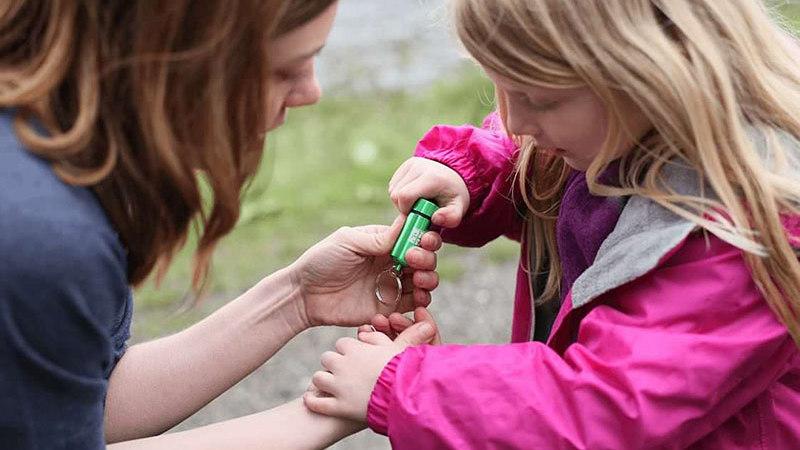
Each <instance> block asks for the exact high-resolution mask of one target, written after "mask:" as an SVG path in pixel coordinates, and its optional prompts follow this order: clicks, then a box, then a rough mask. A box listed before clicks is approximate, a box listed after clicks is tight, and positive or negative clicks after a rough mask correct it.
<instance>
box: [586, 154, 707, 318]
mask: <svg viewBox="0 0 800 450" xmlns="http://www.w3.org/2000/svg"><path fill="white" fill-rule="evenodd" d="M664 175H665V179H666V180H667V182H668V183H669V185H671V186H684V187H688V186H698V185H699V182H698V177H697V174H696V173H694V172H692V171H691V170H689V169H687V168H684V167H678V166H674V165H669V166H666V167H665V170H664ZM694 191H696V192H697V193H699V192H700V189H699V187H698V188H696V189H694ZM686 193H689V192H686ZM696 227H697V225H695V224H694V223H693V222H691V221H689V220H686V219H684V218H682V217H680V216H678V215H676V214H674V213H673V212H671V211H669V210H668V209H666V208H664V207H662V206H661V205H659V204H657V203H655V202H654V201H652V200H650V199H647V198H644V197H639V196H633V197H631V198H630V199H629V200H628V202H627V203H626V205H625V208H623V210H622V213H621V214H620V216H619V220H617V226H616V227H615V228H614V231H612V232H611V234H610V235H608V237H607V238H606V240H605V241H603V244H602V245H601V246H600V249H599V250H598V252H597V256H596V257H595V261H594V263H593V264H592V265H591V266H589V268H588V269H586V271H585V272H583V273H582V274H581V276H579V277H578V279H577V280H575V283H574V284H573V285H572V307H573V308H578V307H581V306H583V305H585V304H587V303H589V302H590V301H592V300H593V299H595V298H597V297H598V296H600V295H602V294H604V293H606V292H608V291H610V290H612V289H614V288H617V287H619V286H622V285H623V284H625V283H628V282H630V281H632V280H634V279H636V278H638V277H640V276H642V275H644V274H645V273H647V272H649V271H650V270H652V269H654V268H655V267H656V266H657V265H658V263H659V262H660V261H661V259H662V258H663V257H664V256H665V255H666V254H667V253H669V252H670V251H671V250H672V249H674V248H675V247H676V246H677V245H678V244H679V243H680V242H681V241H683V240H684V239H686V237H687V236H688V235H689V233H691V232H692V231H693V230H694V229H695V228H696Z"/></svg>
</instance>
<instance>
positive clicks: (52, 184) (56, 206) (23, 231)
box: [0, 111, 126, 269]
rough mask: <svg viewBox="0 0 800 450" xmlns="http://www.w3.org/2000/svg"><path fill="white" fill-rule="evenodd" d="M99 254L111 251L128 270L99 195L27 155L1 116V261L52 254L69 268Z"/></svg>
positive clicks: (8, 119) (9, 121)
mask: <svg viewBox="0 0 800 450" xmlns="http://www.w3.org/2000/svg"><path fill="white" fill-rule="evenodd" d="M97 251H110V252H111V253H112V254H113V257H112V258H110V259H111V260H113V261H114V262H115V265H121V266H122V267H123V269H124V266H125V261H126V257H125V254H124V250H123V248H122V245H121V243H120V242H119V239H118V236H117V233H116V232H115V231H114V228H113V226H112V225H111V223H110V221H109V220H108V218H107V217H106V215H105V213H104V211H103V208H102V207H101V205H100V202H99V201H98V200H97V198H96V197H95V196H94V194H93V193H92V192H91V191H90V190H89V189H87V188H83V187H78V186H71V185H68V184H66V183H64V182H63V181H62V180H61V179H59V178H58V176H56V174H55V172H54V171H53V170H52V168H51V166H50V164H49V163H48V162H47V161H45V160H43V159H41V158H39V157H37V156H35V155H34V154H32V153H30V152H28V151H27V150H25V149H24V147H23V146H22V145H21V143H20V142H19V140H18V139H17V137H16V135H15V133H14V130H13V125H12V116H11V114H10V113H9V112H8V111H2V112H0V258H3V259H5V258H7V257H10V258H11V259H13V260H17V261H18V262H19V263H22V262H23V261H20V260H19V259H18V258H21V257H24V256H26V254H28V253H37V254H49V255H51V256H53V257H55V256H58V257H59V258H63V261H64V263H65V264H67V263H69V262H70V260H71V259H75V258H84V257H88V256H91V254H92V253H93V252H97ZM6 262H14V261H6ZM51 262H52V263H56V262H57V261H51ZM3 265H4V266H5V265H7V264H3ZM13 265H17V266H19V265H20V264H13Z"/></svg>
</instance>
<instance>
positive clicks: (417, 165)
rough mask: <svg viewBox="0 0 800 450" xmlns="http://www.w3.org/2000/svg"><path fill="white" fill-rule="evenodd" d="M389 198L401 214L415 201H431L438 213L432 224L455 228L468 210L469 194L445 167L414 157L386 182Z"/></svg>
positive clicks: (463, 185) (432, 219) (454, 172)
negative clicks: (436, 206)
mask: <svg viewBox="0 0 800 450" xmlns="http://www.w3.org/2000/svg"><path fill="white" fill-rule="evenodd" d="M389 197H390V198H391V199H392V203H394V206H395V207H396V208H397V210H398V211H400V213H401V214H408V212H409V211H410V210H411V207H412V206H413V205H414V202H415V201H417V199H418V198H420V197H422V198H427V199H431V200H433V201H435V202H436V204H437V205H439V210H438V211H436V212H435V213H434V214H433V216H432V217H431V222H432V223H433V224H434V225H438V226H440V227H444V228H454V227H457V226H458V225H459V224H460V223H461V219H462V218H463V217H464V214H466V212H467V209H468V208H469V191H468V190H467V184H466V183H465V182H464V179H463V178H461V175H459V174H458V172H456V171H455V170H453V169H451V168H449V167H447V166H445V165H444V164H441V163H438V162H436V161H432V160H430V159H425V158H420V157H414V158H410V159H408V160H406V162H404V163H403V164H401V165H400V167H398V168H397V170H396V171H395V173H394V175H393V176H392V179H391V180H390V181H389Z"/></svg>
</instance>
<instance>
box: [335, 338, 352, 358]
mask: <svg viewBox="0 0 800 450" xmlns="http://www.w3.org/2000/svg"><path fill="white" fill-rule="evenodd" d="M357 346H358V341H357V340H355V339H353V338H350V337H343V338H339V339H338V340H337V341H336V346H335V348H336V351H337V352H339V353H341V354H342V355H344V354H345V353H347V352H348V351H349V350H350V349H352V348H354V347H357Z"/></svg>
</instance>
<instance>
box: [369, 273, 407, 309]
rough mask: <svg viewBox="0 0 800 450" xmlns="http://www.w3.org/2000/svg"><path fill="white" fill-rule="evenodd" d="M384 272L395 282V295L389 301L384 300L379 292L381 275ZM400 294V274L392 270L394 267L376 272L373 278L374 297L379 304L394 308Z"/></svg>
mask: <svg viewBox="0 0 800 450" xmlns="http://www.w3.org/2000/svg"><path fill="white" fill-rule="evenodd" d="M384 274H389V275H391V276H392V278H394V281H395V283H397V296H395V298H394V301H393V302H391V303H390V302H388V301H386V300H385V299H384V298H383V295H382V294H381V277H383V276H384ZM402 296H403V282H402V281H400V275H398V274H397V272H395V271H394V269H386V270H384V271H383V272H381V273H379V274H378V276H377V277H376V278H375V298H376V299H377V300H378V302H379V303H380V304H382V305H386V306H391V307H394V308H396V307H397V303H398V302H399V301H400V297H402Z"/></svg>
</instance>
